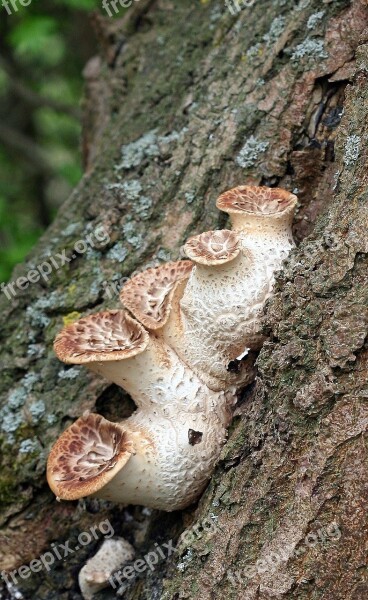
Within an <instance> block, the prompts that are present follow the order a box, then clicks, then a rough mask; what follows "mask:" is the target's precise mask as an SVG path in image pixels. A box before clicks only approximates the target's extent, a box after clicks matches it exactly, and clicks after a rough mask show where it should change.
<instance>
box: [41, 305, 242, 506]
mask: <svg viewBox="0 0 368 600" xmlns="http://www.w3.org/2000/svg"><path fill="white" fill-rule="evenodd" d="M55 350H56V353H57V355H58V356H59V358H60V359H62V360H64V361H65V362H68V363H75V364H83V363H84V364H86V366H87V367H89V368H91V369H92V370H93V371H96V372H98V373H101V374H103V375H104V376H105V377H107V378H108V379H110V380H111V381H114V382H115V383H117V384H118V385H121V386H122V387H124V389H125V390H126V391H128V392H129V393H130V394H131V396H132V398H133V400H134V401H135V403H136V405H137V407H138V410H137V411H136V412H135V413H134V414H133V415H132V416H131V417H129V418H128V419H125V420H124V421H123V422H122V423H119V424H115V423H109V421H106V419H103V418H102V417H99V416H98V415H85V416H83V417H81V418H80V419H78V421H77V422H76V423H74V424H73V425H71V427H69V428H68V429H67V430H66V431H65V432H64V433H63V434H62V435H61V437H60V438H59V440H58V441H57V442H56V444H55V445H54V447H53V449H52V450H51V453H50V456H49V460H48V466H47V473H48V481H49V484H50V487H51V489H52V490H53V491H54V493H55V494H56V496H57V497H58V498H61V499H66V500H70V499H77V498H81V497H84V496H87V495H90V494H92V495H95V496H97V497H99V498H104V499H106V500H111V501H114V502H120V503H123V504H144V505H145V506H149V507H152V508H160V509H163V510H167V511H172V510H177V509H179V508H183V507H185V506H188V505H189V504H191V503H192V502H193V501H194V500H195V499H196V498H197V497H198V495H199V494H200V492H201V491H202V490H203V488H204V486H205V485H206V483H207V481H208V479H209V477H210V476H211V473H212V470H213V466H214V464H215V462H216V460H217V458H218V456H219V453H220V451H221V448H222V446H223V444H224V442H225V439H226V428H227V426H228V424H229V422H230V419H231V407H232V404H233V403H234V398H235V396H234V394H233V393H232V391H227V392H214V391H212V390H210V389H208V387H207V386H206V385H205V384H204V383H203V382H202V381H201V380H200V379H199V378H198V377H197V376H196V375H195V374H194V373H193V372H192V371H191V370H190V369H189V368H188V367H187V366H186V365H185V364H184V363H183V362H182V361H181V360H180V359H179V357H178V356H177V354H176V353H175V352H174V351H173V350H172V349H171V348H169V347H168V346H167V345H166V344H165V342H164V340H163V339H161V338H157V337H156V336H155V335H154V334H153V333H150V334H148V333H147V332H146V331H145V330H144V329H143V327H142V326H141V325H140V324H139V323H137V322H136V321H134V319H132V318H131V317H129V316H128V315H127V314H126V313H125V312H124V311H107V312H103V313H98V314H95V315H90V316H88V317H84V318H82V319H80V320H79V321H77V322H75V323H73V324H72V325H69V326H68V327H66V328H65V329H64V330H63V331H62V332H61V333H60V334H59V335H58V336H57V338H56V340H55ZM191 431H193V432H197V434H198V435H197V436H195V439H198V440H199V442H198V443H195V444H193V443H192V442H193V439H194V438H193V433H191Z"/></svg>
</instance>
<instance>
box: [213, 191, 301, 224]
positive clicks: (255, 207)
mask: <svg viewBox="0 0 368 600" xmlns="http://www.w3.org/2000/svg"><path fill="white" fill-rule="evenodd" d="M297 201H298V198H297V197H296V196H295V195H294V194H291V193H290V192H287V191H286V190H283V189H281V188H269V187H265V186H252V185H240V186H239V187H236V188H233V189H231V190H228V191H227V192H224V193H223V194H221V196H220V197H219V198H218V200H217V202H216V206H217V208H218V209H220V210H222V211H224V212H226V213H229V214H244V213H248V214H253V215H256V216H264V217H270V216H275V217H277V216H284V215H285V214H286V213H287V212H291V211H292V210H293V209H294V207H295V205H296V203H297Z"/></svg>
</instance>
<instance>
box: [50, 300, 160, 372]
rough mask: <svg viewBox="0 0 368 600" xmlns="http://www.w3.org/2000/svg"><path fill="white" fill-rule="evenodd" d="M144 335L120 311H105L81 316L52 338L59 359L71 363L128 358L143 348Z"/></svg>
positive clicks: (145, 343)
mask: <svg viewBox="0 0 368 600" xmlns="http://www.w3.org/2000/svg"><path fill="white" fill-rule="evenodd" d="M148 340H149V336H148V333H147V332H146V331H145V330H144V329H143V327H142V325H141V324H140V323H137V321H135V320H134V319H132V317H130V316H129V315H128V314H127V313H126V312H125V311H123V310H109V311H105V312H100V313H96V314H93V315H89V316H87V317H83V318H82V319H79V321H76V322H75V323H72V324H71V325H68V326H67V327H65V329H63V330H62V331H61V332H60V333H59V334H58V335H57V336H56V338H55V342H54V350H55V352H56V355H57V356H58V358H59V359H60V360H62V361H63V362H66V363H72V364H77V365H79V364H85V363H90V362H96V361H99V362H100V361H111V360H122V359H125V358H130V357H132V356H135V355H136V354H140V353H141V352H143V350H145V348H146V347H147V344H148Z"/></svg>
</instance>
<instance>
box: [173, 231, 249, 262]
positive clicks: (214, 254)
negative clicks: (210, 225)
mask: <svg viewBox="0 0 368 600" xmlns="http://www.w3.org/2000/svg"><path fill="white" fill-rule="evenodd" d="M184 252H185V254H186V255H187V256H188V258H190V259H191V260H192V261H193V262H196V263H198V264H200V265H208V266H211V265H222V264H225V263H228V262H230V261H231V260H234V258H236V257H237V256H238V254H239V252H240V240H239V238H238V236H237V234H236V233H235V232H234V231H230V230H229V229H220V230H219V231H206V232H205V233H201V234H200V235H196V236H194V237H192V238H190V239H189V240H188V241H187V243H186V244H185V246H184Z"/></svg>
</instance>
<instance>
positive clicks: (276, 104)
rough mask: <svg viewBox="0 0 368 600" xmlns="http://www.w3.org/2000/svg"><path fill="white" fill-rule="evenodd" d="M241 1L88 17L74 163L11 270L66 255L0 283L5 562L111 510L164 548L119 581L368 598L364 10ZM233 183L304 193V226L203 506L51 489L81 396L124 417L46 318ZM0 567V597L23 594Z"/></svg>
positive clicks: (52, 576) (119, 399)
mask: <svg viewBox="0 0 368 600" xmlns="http://www.w3.org/2000/svg"><path fill="white" fill-rule="evenodd" d="M243 4H244V5H245V4H249V3H245V2H244V3H242V2H241V1H240V2H239V5H240V8H241V10H240V11H239V12H238V13H236V11H235V9H234V7H233V5H232V4H230V8H232V12H233V13H234V14H231V12H230V10H229V9H228V8H226V6H225V5H224V4H223V2H222V0H211V1H206V0H203V1H202V2H198V1H196V2H193V0H181V1H180V2H171V1H170V0H157V1H151V0H147V1H146V0H140V2H139V3H137V4H135V5H134V7H132V8H131V9H129V11H128V13H127V16H126V17H125V18H124V20H122V21H118V22H116V21H111V20H108V19H105V20H104V19H102V18H100V17H99V18H97V17H96V18H95V24H96V29H97V31H98V35H99V38H100V41H101V57H100V58H96V59H93V61H91V62H90V63H89V64H88V65H87V67H86V70H85V76H86V81H87V85H86V95H85V103H84V113H85V131H84V139H83V151H84V156H85V163H86V174H85V176H84V178H83V180H82V181H81V183H80V185H79V186H78V188H77V189H76V190H75V192H74V193H73V195H72V197H71V198H70V199H69V200H68V201H67V202H66V203H65V205H64V206H63V207H62V209H61V210H60V212H59V214H58V217H57V219H56V220H55V222H54V223H53V225H52V226H51V227H50V228H49V230H48V231H47V232H46V234H45V235H44V236H43V238H42V240H41V241H40V243H39V244H38V246H37V247H36V248H35V249H34V251H33V252H32V254H31V255H30V256H29V257H28V260H27V261H26V263H25V264H23V265H21V266H19V267H17V269H16V270H15V273H14V274H13V277H12V281H15V280H16V279H17V278H19V277H21V276H27V275H28V274H29V271H30V269H33V268H36V267H37V266H38V265H41V264H42V263H44V262H45V261H49V256H52V257H54V258H55V259H56V261H57V262H58V266H59V267H60V268H58V269H56V268H53V269H52V272H51V273H50V275H49V276H48V280H47V281H44V280H43V279H41V281H40V282H38V283H33V284H29V285H28V287H27V289H24V290H20V289H18V287H17V286H15V287H14V290H15V292H16V295H15V296H14V297H13V294H12V292H11V291H9V288H7V293H8V295H10V297H11V300H9V299H8V298H7V297H6V294H5V293H3V294H1V300H0V305H1V306H0V308H1V318H2V334H1V342H2V343H1V351H0V352H1V354H0V356H1V366H2V379H1V383H0V386H1V391H2V399H1V416H0V442H1V453H2V467H1V472H0V501H1V521H0V537H1V541H0V570H6V571H9V570H12V569H17V568H18V567H19V566H20V565H27V564H28V563H29V562H30V561H31V560H33V559H35V558H38V557H39V556H40V555H42V554H43V553H45V552H47V551H49V550H50V544H51V543H52V542H55V543H57V544H59V543H65V541H66V540H70V547H71V548H75V547H76V538H77V536H78V534H80V532H85V531H89V529H90V527H91V526H93V525H95V524H98V523H100V522H102V521H103V520H104V519H109V520H110V522H111V524H112V526H113V527H114V530H115V534H116V535H120V536H123V537H126V538H127V539H128V540H129V541H131V542H132V543H133V545H134V546H135V548H136V551H137V558H140V557H143V556H144V555H146V554H147V552H149V551H152V550H154V549H155V548H157V546H156V547H155V546H154V544H155V543H156V544H158V545H161V546H162V545H163V544H165V543H166V544H168V543H169V541H170V540H173V545H174V547H175V548H176V550H175V551H174V552H173V553H171V556H170V557H168V558H166V557H167V555H168V554H169V551H167V552H166V555H165V559H164V558H160V560H159V561H158V563H157V565H155V566H154V567H153V569H154V570H151V569H146V570H145V571H143V572H142V573H136V575H135V577H134V578H132V579H130V580H127V582H126V585H125V588H126V589H125V595H124V598H127V599H133V598H134V599H138V598H139V599H147V600H148V599H152V598H154V599H159V598H161V599H162V600H174V599H179V598H189V599H190V600H196V599H202V600H207V599H214V598H219V597H221V598H224V599H226V600H227V599H229V600H230V599H238V598H239V599H244V598H245V599H247V600H248V599H249V600H251V599H252V600H253V599H262V600H263V599H269V598H282V599H284V598H285V599H287V600H292V599H295V600H296V599H298V600H304V599H307V598H308V599H311V598H313V599H319V598H321V599H322V598H323V599H324V600H340V599H341V600H347V599H351V600H363V598H367V597H368V583H367V576H368V573H367V554H366V553H365V552H364V544H365V543H366V541H367V528H366V525H367V517H366V510H365V508H366V506H365V503H366V501H367V496H368V494H367V483H368V474H367V464H368V461H367V450H366V445H365V436H364V434H365V432H366V429H367V421H368V410H367V396H368V390H367V381H366V380H367V369H368V366H367V363H368V352H367V344H366V336H367V329H368V308H367V307H368V284H367V251H368V242H367V226H368V215H367V212H368V211H367V206H368V203H367V200H368V192H367V189H366V185H367V141H368V139H367V138H368V81H367V77H368V66H367V65H368V44H367V42H368V40H367V37H368V36H367V30H366V31H364V30H365V28H366V27H367V24H368V9H367V6H366V3H365V2H364V1H363V0H361V1H360V0H353V1H352V2H349V1H347V0H335V1H334V2H332V1H329V0H325V1H324V2H323V3H321V2H314V1H313V0H301V1H300V2H299V3H297V2H294V1H293V0H273V1H271V0H266V1H262V2H261V1H258V2H257V1H256V2H255V3H254V5H253V6H252V7H246V6H243ZM242 7H243V8H242ZM127 182H130V183H129V184H127ZM244 183H254V184H259V183H261V184H265V185H271V186H273V185H278V186H279V187H285V188H286V189H289V190H291V191H294V192H296V193H297V194H298V197H299V200H300V206H299V207H298V211H297V216H296V220H295V237H296V239H297V240H298V242H300V245H299V248H298V249H297V250H295V251H294V252H293V253H292V255H291V257H290V258H289V260H288V261H287V264H286V265H285V268H284V270H283V271H282V272H281V273H280V275H279V276H278V279H277V283H276V289H275V295H274V297H273V299H272V301H271V302H269V304H268V306H267V308H266V315H265V331H266V332H267V333H268V335H269V341H267V342H266V343H265V345H264V348H263V350H262V352H261V354H260V357H259V360H258V367H259V374H258V378H257V381H256V383H255V384H254V385H252V386H250V388H248V389H246V390H245V391H244V393H243V394H242V398H241V400H240V402H239V406H238V408H237V416H236V417H235V419H234V422H233V425H232V427H231V430H230V432H229V440H228V443H227V444H226V446H225V448H224V450H223V453H222V455H221V458H220V460H219V462H218V464H217V467H216V470H215V473H214V475H213V477H212V480H211V482H210V484H209V486H208V488H207V490H206V492H205V493H204V494H203V497H202V498H201V500H200V502H199V504H198V506H193V507H191V508H190V509H187V510H185V511H182V512H176V513H171V514H165V513H162V512H159V511H148V510H147V509H142V508H139V507H136V508H132V507H129V508H122V507H119V506H113V505H110V504H108V503H106V502H98V501H96V500H87V501H80V502H78V503H77V502H70V503H57V502H56V501H55V499H54V497H53V496H52V494H51V492H50V491H49V489H48V486H47V484H46V481H45V461H46V457H47V453H48V451H49V449H50V446H51V444H52V443H53V442H54V441H55V439H56V438H57V436H58V435H59V433H60V432H61V431H62V430H63V429H65V427H66V426H67V425H69V424H70V423H71V422H72V421H73V420H74V419H75V418H76V417H78V416H79V415H81V414H82V413H83V411H84V410H86V409H89V410H91V409H93V410H95V411H96V412H99V413H101V414H103V415H104V416H107V417H109V418H112V419H118V418H120V417H121V416H127V415H128V414H130V413H131V411H132V403H131V401H130V399H129V398H128V397H127V396H126V395H124V394H123V393H122V392H121V391H120V390H119V389H118V388H116V387H115V386H113V385H108V384H107V383H106V382H105V381H104V380H102V379H100V378H98V377H96V376H92V375H91V374H89V373H88V372H87V371H86V370H85V369H83V368H74V367H73V368H67V367H65V366H63V365H62V364H61V363H60V362H59V361H58V360H57V359H56V357H55V355H54V353H53V351H52V340H53V338H54V336H55V334H56V332H57V331H58V330H60V329H61V327H62V326H63V322H64V323H66V322H68V321H69V320H71V319H73V318H74V317H75V316H76V314H85V313H88V312H96V311H97V310H100V309H101V308H105V307H109V308H111V307H117V306H119V301H118V296H117V294H116V291H117V289H118V287H119V285H120V280H121V278H124V277H128V276H129V275H130V274H131V273H132V272H133V271H134V270H136V269H140V270H141V269H143V268H145V267H147V266H150V265H152V264H153V263H155V262H160V261H161V262H162V261H166V260H168V259H176V258H178V257H179V255H180V246H181V245H182V244H183V242H184V241H185V239H186V238H187V237H188V235H190V234H193V233H197V232H201V231H206V230H208V229H211V228H214V227H218V226H221V227H223V226H224V225H225V224H226V222H225V220H224V217H223V216H221V215H220V214H219V213H218V211H217V210H216V208H215V199H216V197H217V196H218V195H219V194H220V193H221V192H223V191H224V190H226V189H228V188H230V187H233V186H235V185H240V184H244ZM100 224H102V225H104V227H105V230H106V231H108V234H109V242H108V244H106V240H105V242H99V243H97V242H96V241H95V240H94V243H93V244H92V243H89V242H88V243H87V246H88V249H87V250H86V251H84V250H83V246H81V245H79V246H78V247H79V248H82V251H80V252H79V254H78V253H77V254H76V253H75V252H74V254H76V256H75V257H74V258H73V259H72V260H71V261H70V262H68V263H67V264H65V265H64V266H60V263H61V262H62V261H61V258H60V256H59V257H58V255H60V253H62V251H63V250H64V249H66V250H67V256H68V257H70V256H71V255H72V254H73V249H74V246H75V243H76V242H77V241H78V240H84V241H85V240H86V239H87V235H88V234H91V233H92V234H93V232H94V231H95V230H96V227H97V226H98V225H100ZM307 236H308V237H307ZM90 239H91V238H90ZM92 245H93V246H94V247H91V246H92ZM45 269H46V270H47V268H46V267H45V268H44V270H45ZM23 285H25V284H23ZM208 524H210V526H209V525H208ZM193 526H195V527H196V529H195V530H193V529H191V528H192V527H193ZM188 529H189V530H191V535H188V531H187V536H186V538H185V539H184V540H183V539H182V540H181V541H178V538H179V536H180V534H181V533H182V532H183V531H185V530H188ZM185 540H186V541H188V540H189V542H190V543H189V544H186V543H185ZM100 541H101V538H99V540H93V541H92V542H91V543H90V544H88V545H85V546H84V547H83V548H80V549H79V550H78V551H76V550H75V551H74V552H73V553H72V554H69V555H68V556H67V557H66V558H65V560H60V561H57V560H55V563H54V565H53V566H52V568H51V569H50V570H49V571H47V570H46V569H42V570H41V571H40V572H37V573H33V574H32V575H31V576H27V578H22V577H20V576H18V579H17V586H16V587H17V589H18V590H20V591H21V592H22V593H23V597H24V598H26V599H31V598H32V599H33V598H37V599H52V598H61V599H63V600H66V599H77V598H80V596H79V592H78V585H77V573H78V570H79V569H80V568H81V566H82V565H83V564H84V562H85V561H86V559H87V558H88V557H89V556H91V555H93V554H94V553H95V551H96V548H97V547H98V544H99V543H100ZM10 581H11V580H10ZM2 585H3V592H1V591H0V597H1V598H8V597H9V598H10V597H14V598H15V597H16V594H15V588H12V586H10V585H9V586H8V587H9V590H8V591H6V586H5V583H4V582H3V584H2ZM0 589H1V588H0ZM11 590H12V591H11ZM115 592H116V590H115ZM115 592H114V591H113V589H112V588H110V589H109V590H107V591H106V592H103V593H101V594H100V596H99V597H100V598H114V597H115ZM1 593H2V595H1Z"/></svg>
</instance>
